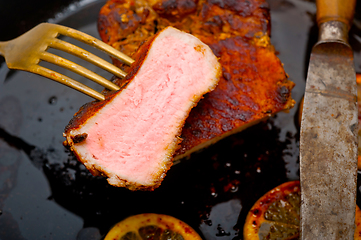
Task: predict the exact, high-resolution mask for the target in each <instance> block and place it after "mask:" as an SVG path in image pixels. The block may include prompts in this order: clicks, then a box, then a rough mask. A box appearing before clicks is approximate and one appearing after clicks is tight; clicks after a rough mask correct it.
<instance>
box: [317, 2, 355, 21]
mask: <svg viewBox="0 0 361 240" xmlns="http://www.w3.org/2000/svg"><path fill="white" fill-rule="evenodd" d="M355 5H356V0H316V6H317V24H318V26H320V25H321V23H324V22H328V21H340V22H343V23H345V24H347V27H348V28H350V26H351V25H352V19H353V14H354V11H355Z"/></svg>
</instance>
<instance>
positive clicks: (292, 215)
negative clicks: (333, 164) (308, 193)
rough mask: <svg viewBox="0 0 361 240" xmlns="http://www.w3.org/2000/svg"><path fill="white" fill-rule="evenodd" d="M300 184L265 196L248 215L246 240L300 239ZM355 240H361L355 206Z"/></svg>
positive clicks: (281, 187)
mask: <svg viewBox="0 0 361 240" xmlns="http://www.w3.org/2000/svg"><path fill="white" fill-rule="evenodd" d="M300 204H301V191H300V182H299V181H292V182H286V183H283V184H281V185H279V186H277V187H275V188H274V189H272V190H271V191H269V192H267V193H266V194H265V195H263V196H262V197H261V198H260V199H258V201H257V202H256V203H255V204H254V205H253V207H252V208H251V210H250V211H249V212H248V215H247V218H246V222H245V224H244V228H243V236H244V240H263V239H267V240H275V239H278V240H291V239H298V238H299V225H300ZM355 222H356V229H355V235H354V239H361V211H360V209H359V207H357V206H356V221H355Z"/></svg>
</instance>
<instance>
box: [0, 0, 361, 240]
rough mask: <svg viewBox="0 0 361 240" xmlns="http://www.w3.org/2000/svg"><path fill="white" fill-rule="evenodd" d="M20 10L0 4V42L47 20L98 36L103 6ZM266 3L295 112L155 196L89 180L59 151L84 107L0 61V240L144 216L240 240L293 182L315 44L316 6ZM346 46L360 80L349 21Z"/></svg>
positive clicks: (360, 22)
mask: <svg viewBox="0 0 361 240" xmlns="http://www.w3.org/2000/svg"><path fill="white" fill-rule="evenodd" d="M20 2H21V3H20ZM28 2H29V3H23V2H22V1H6V2H4V1H3V3H0V9H1V10H0V11H1V12H0V13H1V14H0V30H1V31H0V41H4V40H9V39H12V38H14V37H16V36H18V35H20V34H21V33H23V32H25V31H26V30H28V29H30V28H32V27H34V26H35V25H36V24H38V23H40V22H43V21H48V20H49V19H50V21H52V22H57V23H60V24H62V25H65V26H69V27H73V28H76V29H79V30H81V31H84V32H87V33H89V34H91V35H93V36H96V37H98V34H97V29H96V20H97V15H98V12H99V9H100V8H101V6H102V5H103V4H104V2H105V1H89V0H88V1H70V0H68V1H31V4H30V1H28ZM269 3H270V8H271V20H272V23H271V26H272V36H271V37H272V44H273V45H274V46H275V49H276V50H277V52H278V56H279V58H280V59H281V61H282V62H283V63H284V68H285V70H286V72H287V73H288V74H289V78H290V80H292V81H293V82H295V83H296V87H295V88H294V90H293V92H292V95H293V98H294V99H295V100H296V102H297V104H296V106H295V107H294V108H293V109H291V111H290V112H289V113H279V114H277V115H276V116H275V117H274V118H271V119H269V120H268V121H266V122H263V123H260V124H258V125H257V126H254V127H252V128H249V129H247V130H246V131H244V132H242V133H239V134H236V135H233V136H231V137H228V138H226V139H224V140H222V141H220V142H219V143H217V144H215V145H214V146H212V147H210V148H208V149H206V150H204V151H202V152H200V153H196V154H193V155H192V157H191V158H190V159H187V160H182V161H181V162H180V163H178V164H176V165H174V166H173V167H172V168H171V169H170V171H169V172H168V173H167V176H166V178H165V179H164V181H163V183H162V185H161V187H160V188H158V189H156V190H155V191H154V192H130V191H129V190H126V189H123V188H116V187H112V186H110V185H109V184H108V183H107V182H106V180H105V179H103V178H99V177H93V176H92V175H91V174H90V173H89V172H88V171H87V170H86V169H85V167H83V165H81V164H79V163H78V162H77V161H76V159H75V158H74V156H73V155H72V154H71V153H69V152H68V151H67V150H66V149H65V148H64V147H63V145H62V142H63V140H64V138H63V137H62V132H63V129H64V127H65V126H66V125H67V123H68V122H69V120H70V119H71V117H72V116H73V114H74V113H75V112H76V111H77V110H78V109H79V107H80V106H81V105H83V104H84V103H86V102H88V101H91V100H92V99H90V98H89V97H87V96H85V95H83V94H81V93H78V92H76V91H75V90H73V89H70V88H67V87H65V86H63V85H61V84H58V83H56V82H53V81H51V80H48V79H45V78H42V77H40V76H37V75H34V74H31V73H26V72H21V71H12V70H9V69H8V68H7V67H6V64H5V63H4V59H3V58H1V57H0V64H1V68H0V239H1V240H10V239H19V240H20V239H29V240H32V239H54V240H55V239H70V240H71V239H78V240H79V239H93V240H95V239H102V238H103V237H104V236H105V234H106V233H107V231H108V230H109V229H110V228H111V227H112V226H113V225H114V224H115V223H117V222H118V221H120V220H122V219H124V218H125V217H127V216H130V215H134V214H138V213H146V212H154V213H162V214H168V215H171V216H174V217H176V218H179V219H181V220H183V221H185V222H186V223H188V224H189V225H191V226H192V227H193V228H194V229H196V231H198V232H199V234H200V235H201V236H202V237H203V238H204V239H208V240H212V239H222V240H225V239H242V238H243V237H242V234H243V232H242V228H243V223H244V221H245V217H246V215H247V213H248V210H249V209H250V208H251V207H252V205H253V204H254V203H255V201H256V200H257V199H258V198H259V197H261V196H262V195H263V194H264V193H266V192H267V191H269V190H270V189H272V188H274V187H275V186H277V185H279V184H281V183H284V182H286V181H290V180H297V179H299V162H298V161H299V160H298V157H299V154H298V151H299V148H298V145H299V126H298V122H297V117H298V115H297V114H298V103H299V101H300V99H301V98H302V96H303V92H304V87H305V79H306V70H307V64H308V59H309V52H310V49H311V46H313V44H314V43H315V42H316V40H317V27H316V26H315V23H314V22H315V21H314V20H315V10H316V9H315V4H314V2H312V1H303V0H269ZM359 5H360V2H358V6H357V8H358V9H360V6H359ZM356 12H357V11H356ZM358 12H360V11H358ZM350 43H351V45H352V47H353V49H354V53H355V64H356V71H357V72H361V53H360V49H361V16H360V15H357V13H356V16H355V21H354V25H353V27H352V29H351V34H350ZM78 45H80V46H81V47H84V48H86V46H84V45H81V44H78ZM87 49H89V48H87ZM98 55H99V54H98ZM63 56H64V57H66V58H69V59H73V60H74V61H77V62H79V60H75V59H74V57H72V56H69V55H65V54H63ZM101 56H102V57H103V58H108V57H107V56H106V55H101ZM82 64H83V65H85V66H86V67H88V68H91V67H92V66H91V65H89V64H86V63H82ZM56 70H57V71H61V72H62V73H65V74H68V72H67V71H64V70H60V69H56ZM93 70H94V71H96V72H98V73H100V74H102V75H103V76H105V77H107V78H110V77H111V76H110V75H107V74H105V73H104V72H103V71H101V70H99V69H96V68H95V67H93ZM104 74H105V75H104ZM69 76H71V77H73V78H76V79H77V80H79V81H81V82H83V83H86V84H87V85H89V86H91V87H93V88H96V89H98V90H101V87H99V86H96V85H95V84H92V83H89V82H88V81H87V80H85V79H82V78H81V77H76V76H74V75H71V74H69ZM358 186H360V184H359V185H358ZM359 194H360V192H358V195H359ZM358 205H359V206H360V205H361V204H360V197H359V196H358Z"/></svg>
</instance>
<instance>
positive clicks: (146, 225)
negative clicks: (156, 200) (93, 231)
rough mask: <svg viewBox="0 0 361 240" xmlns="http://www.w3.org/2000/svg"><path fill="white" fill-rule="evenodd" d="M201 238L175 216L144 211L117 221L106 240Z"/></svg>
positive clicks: (184, 239)
mask: <svg viewBox="0 0 361 240" xmlns="http://www.w3.org/2000/svg"><path fill="white" fill-rule="evenodd" d="M143 239H148V240H158V239H159V240H201V237H200V236H199V235H198V234H197V232H196V231H195V230H194V229H193V228H191V227H190V226H189V225H188V224H186V223H185V222H183V221H181V220H179V219H176V218H174V217H171V216H168V215H163V214H155V213H144V214H139V215H134V216H131V217H128V218H126V219H124V220H123V221H121V222H119V223H117V224H116V225H115V226H114V227H113V228H112V229H111V230H110V231H109V232H108V234H107V235H106V236H105V238H104V240H143Z"/></svg>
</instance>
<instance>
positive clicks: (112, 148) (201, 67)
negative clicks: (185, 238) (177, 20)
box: [64, 27, 221, 190]
mask: <svg viewBox="0 0 361 240" xmlns="http://www.w3.org/2000/svg"><path fill="white" fill-rule="evenodd" d="M135 58H136V62H135V63H134V64H133V65H132V67H131V68H130V70H129V73H128V75H127V78H126V81H127V82H128V84H127V85H126V86H125V87H124V88H122V89H121V90H119V91H117V92H111V93H109V94H108V95H107V96H106V100H104V101H101V102H97V101H94V102H91V103H89V104H86V105H84V106H83V107H82V108H81V109H80V110H79V111H78V113H76V115H75V116H74V118H73V119H72V120H71V121H70V123H69V125H68V126H67V127H66V129H65V132H64V136H65V137H66V143H67V145H68V146H69V147H70V149H71V150H72V151H73V152H74V153H75V155H76V156H77V158H78V159H79V160H80V161H81V162H83V163H84V165H85V166H86V167H87V168H88V169H89V170H90V171H91V172H92V173H93V174H94V175H104V176H107V177H108V182H109V183H110V184H111V185H114V186H120V187H127V188H129V189H131V190H138V189H142V190H152V189H154V188H156V187H158V186H159V185H160V183H161V181H162V180H163V178H164V176H165V173H166V172H167V170H168V169H169V168H170V166H171V165H172V156H173V154H174V153H175V151H176V150H177V149H178V144H179V143H180V138H179V137H178V136H179V135H180V134H181V131H182V126H183V125H184V122H185V119H186V118H187V116H188V114H189V112H190V110H191V109H192V108H193V107H194V106H195V105H196V103H197V102H198V101H199V100H200V99H201V98H202V96H203V95H204V94H205V93H207V92H209V91H211V90H213V89H214V88H215V87H216V85H217V83H218V80H219V77H220V74H221V67H220V64H219V63H218V61H217V58H216V57H215V56H214V54H213V52H212V51H211V50H210V48H209V47H208V46H207V45H205V44H203V43H202V42H201V41H200V40H199V39H197V38H196V37H194V36H192V35H190V34H187V33H184V32H181V31H179V30H177V29H175V28H173V27H168V28H165V29H164V30H162V31H161V32H160V33H158V34H157V35H155V37H153V38H152V39H151V40H149V41H148V42H146V43H145V44H143V45H142V46H141V48H140V49H139V51H138V53H137V55H136V57H135Z"/></svg>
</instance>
